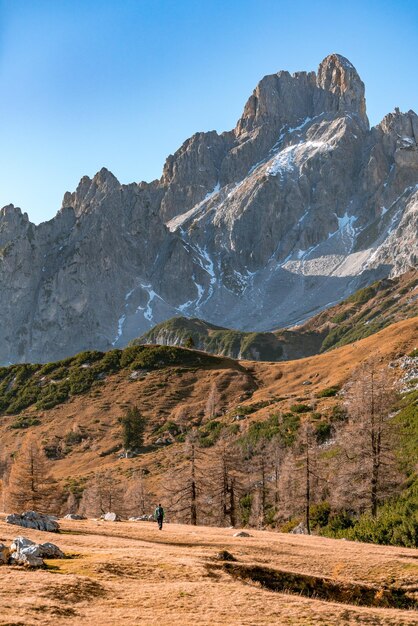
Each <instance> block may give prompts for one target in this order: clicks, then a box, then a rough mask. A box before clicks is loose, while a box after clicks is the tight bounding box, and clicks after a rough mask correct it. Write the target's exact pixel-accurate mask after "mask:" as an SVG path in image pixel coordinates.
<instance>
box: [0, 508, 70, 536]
mask: <svg viewBox="0 0 418 626" xmlns="http://www.w3.org/2000/svg"><path fill="white" fill-rule="evenodd" d="M6 523H7V524H14V525H15V526H23V528H34V529H35V530H43V531H46V532H50V533H55V532H58V530H59V524H58V522H57V521H56V520H55V519H54V518H53V517H51V516H49V515H44V514H43V513H36V512H35V511H26V513H21V514H19V513H12V514H11V515H7V516H6Z"/></svg>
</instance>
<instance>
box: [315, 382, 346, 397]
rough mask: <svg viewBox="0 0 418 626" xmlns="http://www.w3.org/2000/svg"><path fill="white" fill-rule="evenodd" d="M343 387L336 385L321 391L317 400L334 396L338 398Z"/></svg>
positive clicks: (317, 395)
mask: <svg viewBox="0 0 418 626" xmlns="http://www.w3.org/2000/svg"><path fill="white" fill-rule="evenodd" d="M340 389H341V387H340V386H339V385H334V386H333V387H326V388H325V389H322V390H321V391H318V393H317V394H316V397H317V398H331V397H332V396H336V395H337V393H338V392H339V391H340Z"/></svg>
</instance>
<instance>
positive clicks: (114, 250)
mask: <svg viewBox="0 0 418 626" xmlns="http://www.w3.org/2000/svg"><path fill="white" fill-rule="evenodd" d="M417 140H418V117H417V115H416V114H415V113H414V112H413V111H409V112H408V113H400V112H399V111H398V110H395V112H394V113H390V114H389V115H387V116H386V117H385V118H384V120H383V121H382V122H381V123H380V124H379V125H378V126H376V127H373V128H371V129H370V128H369V123H368V119H367V115H366V106H365V97H364V85H363V83H362V81H361V79H360V78H359V76H358V74H357V71H356V70H355V68H354V67H353V66H352V64H351V63H350V62H349V61H348V60H347V59H345V58H344V57H342V56H340V55H336V54H332V55H330V56H328V57H327V58H326V59H324V61H323V62H322V63H321V64H320V66H319V69H318V72H317V73H314V72H309V73H307V72H297V73H296V74H293V75H291V74H289V73H288V72H279V73H278V74H274V75H271V76H266V77H265V78H263V79H262V80H261V82H260V83H259V84H258V86H257V87H256V89H255V91H254V93H253V94H252V96H251V97H250V98H249V100H248V102H247V104H246V106H245V108H244V112H243V115H242V117H241V118H240V120H239V121H238V123H237V126H236V127H235V129H234V130H233V131H229V132H225V133H222V134H220V135H219V134H218V133H216V132H215V131H212V132H208V133H197V134H195V135H194V136H193V137H192V138H190V139H189V140H187V141H186V142H185V143H184V144H183V145H182V146H181V148H180V149H179V150H178V151H177V152H176V153H175V154H174V155H172V156H169V157H168V159H167V161H166V164H165V166H164V171H163V175H162V178H161V179H160V180H158V181H153V182H151V183H144V182H142V183H138V184H136V183H133V184H130V185H121V184H120V183H119V182H118V181H117V179H116V178H115V177H114V176H113V175H112V174H111V173H110V172H108V171H107V170H106V169H102V170H101V171H100V172H99V173H98V174H96V176H95V177H94V178H93V179H90V178H88V177H84V178H82V180H81V181H80V184H79V186H78V188H77V190H76V191H75V192H74V193H68V192H67V193H66V194H65V196H64V200H63V206H62V208H61V210H60V211H59V212H58V214H57V215H56V217H55V218H53V219H52V220H50V221H49V222H45V223H43V224H40V225H39V226H35V225H33V224H31V223H30V221H29V219H28V217H27V215H26V214H22V213H21V211H20V210H19V209H16V208H14V207H13V206H12V205H10V206H8V207H5V208H3V209H2V210H1V213H0V285H1V289H2V298H1V301H0V320H1V322H2V323H1V326H0V333H1V335H0V339H1V341H0V346H1V348H0V361H1V362H3V363H6V362H17V361H41V362H42V361H49V360H53V359H58V358H62V357H64V356H66V355H69V354H74V353H76V352H78V351H80V350H83V349H86V348H93V347H94V348H97V349H107V348H110V347H111V346H122V345H125V344H126V343H127V342H128V341H129V340H131V339H132V338H134V337H136V336H138V335H140V334H141V333H143V332H144V331H146V330H148V329H149V328H150V327H152V326H154V325H155V324H156V323H158V322H161V321H163V320H165V319H168V318H170V317H172V316H173V315H179V314H180V315H186V316H196V317H200V318H203V319H206V320H208V321H209V322H211V323H214V324H218V325H221V326H229V327H233V328H239V329H242V330H248V329H251V330H257V331H265V330H269V329H272V328H277V327H280V326H285V325H292V324H295V323H297V322H299V321H300V320H303V319H307V318H308V317H310V316H312V315H313V314H314V313H316V312H318V310H320V309H322V308H324V307H325V306H327V305H329V304H331V303H333V302H335V301H338V300H341V299H342V298H344V297H346V296H347V295H348V294H350V293H352V292H353V291H355V290H356V289H357V288H359V287H361V286H363V285H365V284H368V283H370V282H372V281H373V280H376V279H378V278H381V277H384V276H387V275H396V274H398V273H401V272H403V271H405V270H407V269H408V268H409V267H410V266H415V265H416V263H417V256H418V252H417V250H418V244H417V230H418V229H417V207H418V186H417V183H418V147H417Z"/></svg>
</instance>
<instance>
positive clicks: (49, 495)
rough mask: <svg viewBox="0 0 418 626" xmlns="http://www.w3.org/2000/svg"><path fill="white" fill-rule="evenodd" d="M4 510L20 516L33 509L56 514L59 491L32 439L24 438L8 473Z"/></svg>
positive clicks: (43, 457)
mask: <svg viewBox="0 0 418 626" xmlns="http://www.w3.org/2000/svg"><path fill="white" fill-rule="evenodd" d="M8 483H9V484H8V490H7V503H8V508H9V509H10V510H13V511H17V512H19V513H22V512H23V511H27V510H33V511H37V512H41V513H51V512H56V511H57V508H58V506H59V492H58V491H57V486H56V484H55V483H54V481H53V479H52V478H51V476H50V475H49V472H48V468H47V463H46V458H45V455H44V453H43V451H42V450H41V449H40V447H39V445H38V443H37V441H36V440H35V439H34V438H33V437H27V438H26V439H25V441H24V443H23V445H22V447H21V449H20V451H19V453H18V454H17V457H16V459H15V461H14V462H13V464H12V466H11V470H10V476H9V481H8Z"/></svg>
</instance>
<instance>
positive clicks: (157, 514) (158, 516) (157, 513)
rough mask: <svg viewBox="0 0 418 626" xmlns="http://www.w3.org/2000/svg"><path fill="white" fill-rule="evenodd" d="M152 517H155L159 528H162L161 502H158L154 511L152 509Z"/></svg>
mask: <svg viewBox="0 0 418 626" xmlns="http://www.w3.org/2000/svg"><path fill="white" fill-rule="evenodd" d="M154 517H155V519H156V520H157V522H158V528H159V529H160V530H162V528H163V519H164V509H163V507H162V506H161V504H159V505H158V506H157V508H156V509H155V511H154Z"/></svg>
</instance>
